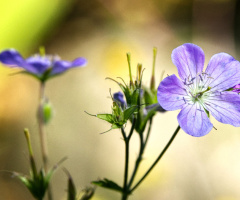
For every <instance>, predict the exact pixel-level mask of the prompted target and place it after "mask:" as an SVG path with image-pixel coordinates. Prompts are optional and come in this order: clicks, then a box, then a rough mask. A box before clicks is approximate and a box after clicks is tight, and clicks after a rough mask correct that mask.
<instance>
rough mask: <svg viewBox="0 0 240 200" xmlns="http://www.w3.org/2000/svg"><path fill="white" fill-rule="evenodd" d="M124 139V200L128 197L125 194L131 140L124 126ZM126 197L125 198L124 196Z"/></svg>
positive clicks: (122, 129)
mask: <svg viewBox="0 0 240 200" xmlns="http://www.w3.org/2000/svg"><path fill="white" fill-rule="evenodd" d="M121 131H122V135H123V139H124V142H125V169H124V180H123V196H122V200H124V199H126V197H125V195H126V193H127V180H128V164H129V140H128V137H127V136H126V132H125V130H124V128H121ZM123 197H124V198H123Z"/></svg>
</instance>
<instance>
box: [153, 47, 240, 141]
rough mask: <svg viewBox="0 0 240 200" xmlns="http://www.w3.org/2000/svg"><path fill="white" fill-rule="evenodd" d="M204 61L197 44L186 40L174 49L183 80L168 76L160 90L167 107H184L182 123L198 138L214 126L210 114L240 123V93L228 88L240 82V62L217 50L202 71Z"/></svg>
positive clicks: (161, 103)
mask: <svg viewBox="0 0 240 200" xmlns="http://www.w3.org/2000/svg"><path fill="white" fill-rule="evenodd" d="M204 60H205V56H204V52H203V50H202V49H201V48H200V47H198V46H197V45H194V44H190V43H187V44H183V45H182V46H179V47H177V48H176V49H174V50H173V52H172V61H173V63H174V64H175V65H176V67H177V69H178V74H179V77H180V79H179V78H177V76H176V75H171V76H168V77H166V78H165V79H164V80H163V81H162V82H161V83H160V85H159V87H158V93H157V98H158V102H159V104H160V105H161V106H162V107H163V108H164V109H166V110H178V109H181V111H180V113H179V114H178V117H177V119H178V123H179V125H180V126H181V128H182V129H183V130H184V131H185V132H186V133H188V134H189V135H192V136H196V137H199V136H204V135H206V134H207V133H209V132H210V131H211V129H212V128H213V124H212V123H211V122H210V120H209V114H211V115H212V116H213V117H214V118H215V119H217V120H218V121H219V122H221V123H225V124H231V125H233V126H237V127H238V126H240V96H239V95H238V94H237V93H236V92H234V91H229V88H232V87H234V86H236V85H237V84H239V82H240V63H239V62H238V61H237V60H235V59H234V58H233V57H232V56H230V55H229V54H226V53H218V54H215V55H214V56H212V58H211V59H210V62H209V64H208V66H207V68H206V70H205V72H203V67H204ZM236 87H237V86H236ZM237 88H238V87H237Z"/></svg>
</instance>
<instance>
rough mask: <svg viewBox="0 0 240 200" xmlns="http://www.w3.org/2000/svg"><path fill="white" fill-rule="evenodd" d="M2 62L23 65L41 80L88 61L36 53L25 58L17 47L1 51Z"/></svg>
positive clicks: (16, 65) (13, 65) (0, 59)
mask: <svg viewBox="0 0 240 200" xmlns="http://www.w3.org/2000/svg"><path fill="white" fill-rule="evenodd" d="M0 62H2V63H3V64H5V65H8V66H9V67H21V68H23V69H25V70H26V72H27V73H28V74H31V75H33V76H35V77H36V78H38V79H40V80H41V81H46V80H47V79H48V78H50V77H53V76H55V75H58V74H61V73H63V72H65V71H66V70H68V69H70V68H73V67H80V66H84V65H85V64H86V63H87V61H86V59H85V58H81V57H80V58H77V59H75V60H73V61H72V62H69V61H65V60H60V58H59V57H58V56H51V55H44V56H41V55H38V54H37V55H34V56H31V57H29V58H27V59H24V58H23V57H22V56H21V54H20V53H19V52H18V51H16V50H15V49H7V50H5V51H2V52H1V53H0Z"/></svg>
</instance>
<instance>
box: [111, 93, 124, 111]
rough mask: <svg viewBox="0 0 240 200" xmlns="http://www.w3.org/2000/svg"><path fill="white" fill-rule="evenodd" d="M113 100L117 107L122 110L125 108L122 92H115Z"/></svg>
mask: <svg viewBox="0 0 240 200" xmlns="http://www.w3.org/2000/svg"><path fill="white" fill-rule="evenodd" d="M113 99H114V100H115V101H116V102H117V103H118V104H119V106H120V107H121V108H122V109H124V108H125V106H126V101H125V100H124V96H123V93H122V92H116V93H114V94H113Z"/></svg>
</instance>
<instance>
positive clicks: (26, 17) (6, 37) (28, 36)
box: [0, 0, 73, 53]
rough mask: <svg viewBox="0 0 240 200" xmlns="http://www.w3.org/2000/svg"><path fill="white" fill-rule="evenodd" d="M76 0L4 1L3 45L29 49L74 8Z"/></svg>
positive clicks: (0, 11) (0, 9) (0, 17)
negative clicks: (72, 6) (73, 4)
mask: <svg viewBox="0 0 240 200" xmlns="http://www.w3.org/2000/svg"><path fill="white" fill-rule="evenodd" d="M72 3H73V1H72V0H51V1H48V0H34V1H32V0H24V1H19V0H11V1H3V0H2V1H0V27H1V29H0V49H4V48H10V47H12V48H16V49H18V50H19V51H20V52H23V53H26V52H28V51H29V49H32V48H34V47H36V46H37V45H39V44H41V42H42V40H43V38H44V37H45V36H46V35H48V36H49V34H51V32H52V31H53V30H54V28H56V26H57V24H58V23H59V22H60V21H61V20H62V19H63V17H64V16H65V15H66V13H67V12H68V10H69V9H70V6H71V4H72Z"/></svg>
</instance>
